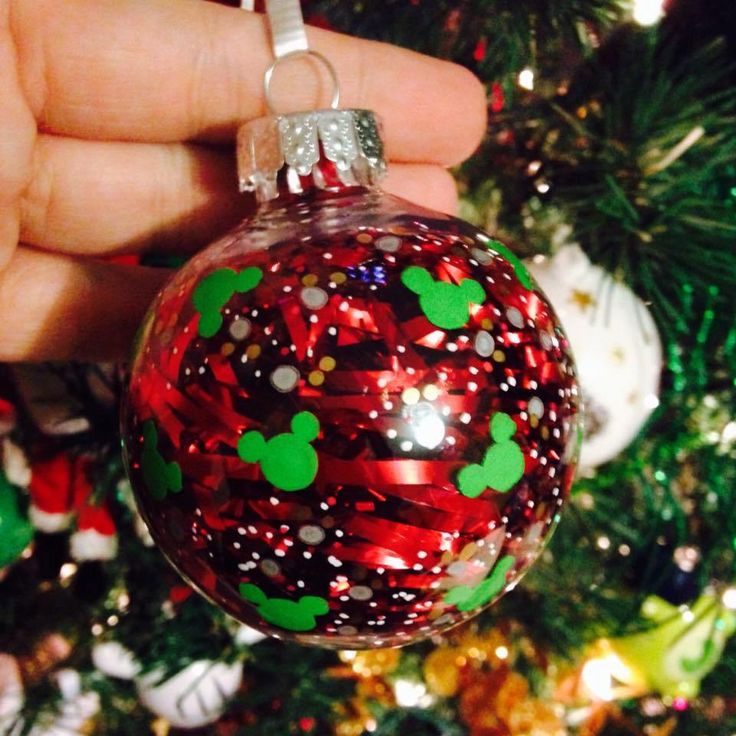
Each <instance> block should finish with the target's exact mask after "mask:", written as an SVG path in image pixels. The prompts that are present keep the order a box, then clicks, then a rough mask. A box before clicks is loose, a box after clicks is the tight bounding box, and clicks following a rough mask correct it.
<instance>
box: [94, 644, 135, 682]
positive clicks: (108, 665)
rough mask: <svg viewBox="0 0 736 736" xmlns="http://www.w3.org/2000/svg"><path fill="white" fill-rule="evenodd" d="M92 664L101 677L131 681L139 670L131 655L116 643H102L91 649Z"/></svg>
mask: <svg viewBox="0 0 736 736" xmlns="http://www.w3.org/2000/svg"><path fill="white" fill-rule="evenodd" d="M92 664H94V666H95V667H96V668H97V669H98V670H99V671H100V672H102V674H103V675H107V676H108V677H119V678H120V679H121V680H132V679H133V678H134V677H135V676H136V675H137V674H138V671H139V670H140V665H139V664H138V662H136V660H135V657H134V656H133V653H132V652H131V651H130V650H129V649H126V648H125V647H124V646H123V645H122V644H120V643H119V642H117V641H102V642H100V643H99V644H95V645H94V647H92Z"/></svg>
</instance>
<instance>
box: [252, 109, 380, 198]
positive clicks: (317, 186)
mask: <svg viewBox="0 0 736 736" xmlns="http://www.w3.org/2000/svg"><path fill="white" fill-rule="evenodd" d="M385 172H386V163H385V161H384V158H383V143H382V141H381V138H380V135H379V126H378V122H377V120H376V117H375V116H374V114H373V113H372V112H370V111H368V110H315V111H312V112H304V113H290V114H288V115H278V116H273V117H266V118H260V119H258V120H253V121H251V122H249V123H246V124H245V125H243V126H242V127H241V129H240V131H239V132H238V177H239V180H240V190H241V191H249V192H255V194H256V197H257V199H258V200H259V202H260V203H261V204H264V203H267V202H270V201H272V200H279V203H280V204H281V203H283V201H284V200H286V201H289V200H292V199H294V198H299V197H303V196H305V195H314V194H317V193H319V192H321V191H325V192H331V193H339V192H350V191H355V190H356V189H357V188H360V187H371V186H373V185H375V184H377V183H378V181H380V179H382V178H383V176H384V175H385Z"/></svg>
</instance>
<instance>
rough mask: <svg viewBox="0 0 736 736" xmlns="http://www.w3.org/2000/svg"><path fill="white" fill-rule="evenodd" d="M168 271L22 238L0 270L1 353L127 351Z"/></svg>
mask: <svg viewBox="0 0 736 736" xmlns="http://www.w3.org/2000/svg"><path fill="white" fill-rule="evenodd" d="M167 275H168V273H167V272H166V271H165V270H163V269H153V268H143V267H140V266H123V265H119V264H116V263H108V262H104V261H99V260H94V259H85V258H72V257H70V256H66V255H61V254H56V253H47V252H43V251H39V250H35V249H33V248H30V247H27V246H23V245H21V246H19V247H18V248H17V249H16V251H15V253H14V254H13V257H12V258H11V259H10V262H9V263H8V265H7V266H6V267H5V268H4V269H3V270H2V271H0V314H1V315H2V319H1V320H0V361H3V362H5V361H8V362H10V361H19V360H33V361H43V360H72V359H73V360H112V359H119V358H122V357H123V356H124V355H125V353H126V352H127V350H128V349H129V347H130V344H131V342H132V339H133V335H134V334H135V331H136V329H137V327H138V325H139V324H140V321H141V319H142V318H143V315H144V313H145V311H146V309H147V307H148V305H149V304H150V303H151V301H152V300H153V297H154V296H155V294H156V292H157V291H158V289H159V288H160V286H161V284H162V282H163V280H164V279H165V278H166V277H167Z"/></svg>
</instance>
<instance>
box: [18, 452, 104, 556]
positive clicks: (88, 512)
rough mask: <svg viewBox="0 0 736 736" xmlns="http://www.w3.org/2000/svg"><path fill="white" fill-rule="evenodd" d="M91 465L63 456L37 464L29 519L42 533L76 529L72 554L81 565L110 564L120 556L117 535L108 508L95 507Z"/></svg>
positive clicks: (32, 475) (33, 467)
mask: <svg viewBox="0 0 736 736" xmlns="http://www.w3.org/2000/svg"><path fill="white" fill-rule="evenodd" d="M90 466H91V461H90V459H89V458H86V457H81V456H77V457H74V456H71V455H69V454H68V453H65V452H61V453H58V454H56V455H53V456H52V457H50V458H46V459H44V460H39V461H37V462H35V463H34V464H33V466H32V468H31V478H30V482H29V485H28V491H29V493H30V497H31V505H30V508H29V518H30V520H31V523H32V524H33V525H34V526H35V527H36V529H38V530H39V531H42V532H46V533H48V534H53V533H57V532H62V531H66V530H68V529H70V528H74V533H73V534H72V536H71V539H70V552H71V554H72V557H74V559H76V560H77V561H78V562H85V561H88V560H109V559H112V558H113V557H114V556H115V555H116V554H117V533H116V529H115V523H114V521H113V519H112V516H111V515H110V512H109V510H108V508H107V507H106V506H105V505H104V504H101V505H97V504H95V503H93V499H92V493H93V487H92V484H91V482H90V479H89V471H90Z"/></svg>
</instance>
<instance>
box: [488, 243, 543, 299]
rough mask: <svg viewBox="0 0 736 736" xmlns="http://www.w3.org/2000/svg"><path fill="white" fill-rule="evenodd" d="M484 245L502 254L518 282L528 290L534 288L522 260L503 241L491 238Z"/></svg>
mask: <svg viewBox="0 0 736 736" xmlns="http://www.w3.org/2000/svg"><path fill="white" fill-rule="evenodd" d="M486 246H487V247H488V248H490V249H491V250H495V251H496V252H497V253H499V254H500V255H501V256H503V257H504V258H505V259H506V260H507V261H508V262H509V263H510V264H511V266H512V267H513V269H514V273H515V274H516V278H517V279H519V283H520V284H521V285H522V286H523V287H524V288H525V289H529V290H530V291H531V290H532V289H533V288H534V282H533V281H532V277H531V276H530V275H529V271H527V269H526V266H525V265H524V262H523V261H522V260H521V259H520V258H519V256H517V255H516V253H514V252H513V251H512V250H510V249H509V248H507V247H506V246H505V245H504V244H503V243H501V242H500V241H498V240H495V239H491V240H489V241H488V242H487V243H486Z"/></svg>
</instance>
